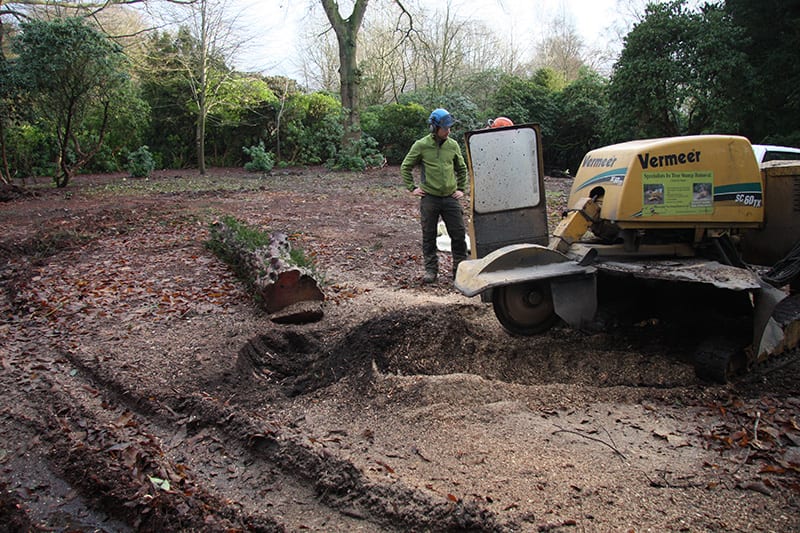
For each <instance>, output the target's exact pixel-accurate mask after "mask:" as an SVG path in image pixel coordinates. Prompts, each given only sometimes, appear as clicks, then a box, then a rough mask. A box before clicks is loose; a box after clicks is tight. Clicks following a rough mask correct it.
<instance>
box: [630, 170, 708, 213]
mask: <svg viewBox="0 0 800 533" xmlns="http://www.w3.org/2000/svg"><path fill="white" fill-rule="evenodd" d="M713 192H714V173H713V172H712V171H710V170H708V171H694V172H642V216H645V217H647V216H653V215H667V216H671V215H676V216H686V215H704V214H711V213H713V212H714V203H713V198H714V196H713Z"/></svg>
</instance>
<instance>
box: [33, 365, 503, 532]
mask: <svg viewBox="0 0 800 533" xmlns="http://www.w3.org/2000/svg"><path fill="white" fill-rule="evenodd" d="M64 358H65V359H66V360H67V361H69V363H70V364H71V365H72V366H73V367H74V368H75V369H77V373H76V375H74V376H71V377H70V380H71V381H72V382H71V383H63V382H61V381H62V380H61V379H52V380H51V379H50V378H48V384H47V386H46V387H45V388H46V389H47V390H48V391H49V393H48V394H49V399H48V404H49V405H50V411H49V412H48V413H37V417H38V418H39V419H40V420H39V421H38V422H37V424H36V429H37V430H38V431H41V432H42V433H43V434H46V435H48V438H47V442H48V444H49V449H50V453H49V457H48V459H49V460H50V461H51V462H52V464H53V465H54V467H55V469H56V470H57V471H58V473H59V474H60V475H62V476H63V477H64V479H65V480H66V481H67V482H68V483H70V484H71V485H73V486H74V487H76V488H78V489H79V490H80V491H81V493H82V494H84V495H85V497H86V498H87V500H88V501H90V502H91V504H92V505H93V506H94V507H95V508H96V509H97V510H100V511H103V512H107V513H109V514H110V515H112V516H114V517H116V518H117V519H118V520H120V521H122V522H124V523H126V524H129V525H130V526H131V527H133V528H134V529H146V530H151V529H152V530H174V529H195V528H198V527H202V528H204V529H207V530H208V529H210V530H224V529H227V528H233V529H236V528H241V529H244V530H259V531H272V530H275V531H280V530H283V529H284V528H285V529H288V530H296V529H299V528H305V527H311V528H320V529H325V528H326V527H327V528H331V529H333V530H340V531H344V530H351V531H357V530H362V529H364V528H365V527H366V528H367V529H366V530H370V529H373V528H374V527H375V526H380V529H382V530H386V531H390V530H396V531H406V530H409V529H415V528H422V529H423V530H437V531H449V530H458V531H470V530H476V531H485V530H502V529H503V527H502V526H500V525H498V524H497V522H496V520H495V518H494V516H493V515H492V514H491V513H490V512H488V511H486V510H483V509H480V508H479V507H478V506H476V505H474V504H472V503H464V502H454V501H450V500H448V499H447V498H442V497H437V496H433V495H430V494H427V493H423V492H420V491H418V490H415V489H413V488H409V487H406V486H404V485H403V484H402V483H401V482H399V481H391V482H389V483H381V482H379V481H375V480H371V479H368V477H367V476H366V475H365V474H364V473H362V472H361V471H359V470H358V469H357V468H356V467H354V466H353V464H352V463H351V462H349V461H347V460H346V459H342V458H339V457H337V456H336V454H335V453H334V452H332V451H330V450H328V449H326V447H325V446H324V443H321V442H319V441H317V440H315V439H313V438H310V437H309V436H306V435H304V434H302V433H301V432H299V431H295V430H292V429H291V428H290V427H286V426H282V425H281V424H279V423H276V422H272V421H266V420H264V419H263V418H262V417H261V416H258V415H254V414H253V413H248V412H247V410H245V409H242V408H240V407H239V406H237V405H235V404H226V403H225V402H223V401H221V400H218V399H216V398H213V397H211V396H209V395H207V394H200V393H195V394H191V395H185V396H175V397H169V398H167V397H163V398H160V399H155V398H153V397H147V395H146V394H145V395H140V394H139V393H138V391H136V392H134V391H131V390H128V389H127V388H126V387H125V386H124V385H123V384H122V383H120V382H118V381H117V380H116V379H115V378H114V377H113V374H114V372H113V369H112V370H108V369H106V368H104V367H95V366H93V365H92V364H91V363H87V362H86V361H83V360H81V359H80V358H79V357H77V356H75V355H74V354H71V353H65V354H64ZM76 380H79V383H75V381H76ZM68 390H69V391H72V392H67V391H68ZM145 392H146V391H145ZM34 403H35V402H34ZM176 427H177V429H174V428H176ZM91 442H97V445H96V446H92V445H87V444H89V443H91ZM203 449H205V451H203ZM231 465H246V466H247V470H248V471H252V472H256V473H257V474H255V475H254V476H253V477H251V478H249V479H248V480H247V481H245V482H242V480H241V479H240V478H239V477H238V476H237V479H227V480H223V481H218V480H219V479H221V478H224V477H229V475H230V474H231V473H232V472H231V471H232V469H233V468H234V467H233V466H231ZM87 473H91V474H90V475H87ZM153 479H156V480H167V481H169V482H170V488H169V490H164V489H163V488H161V487H160V486H159V485H158V484H157V483H155V482H153ZM273 509H274V510H275V511H273ZM293 509H294V510H293ZM253 510H258V511H255V512H254V511H253ZM367 524H372V526H367Z"/></svg>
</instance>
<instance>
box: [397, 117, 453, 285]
mask: <svg viewBox="0 0 800 533" xmlns="http://www.w3.org/2000/svg"><path fill="white" fill-rule="evenodd" d="M454 123H455V119H453V116H452V115H451V114H450V113H448V112H447V110H446V109H441V108H439V109H434V110H433V112H432V113H431V115H430V117H428V124H429V126H430V134H429V135H426V136H425V137H423V138H422V139H419V140H417V141H416V142H415V143H414V144H413V145H412V146H411V149H410V150H409V151H408V154H406V157H405V159H403V163H402V164H401V165H400V175H401V176H402V177H403V183H404V184H405V187H406V189H408V190H409V191H410V192H411V194H412V195H414V196H416V197H419V198H420V204H419V213H420V220H421V222H422V256H423V257H424V260H425V276H424V277H423V278H422V281H423V282H424V283H433V282H435V281H436V277H437V276H438V274H439V257H438V255H437V249H436V237H437V233H438V232H437V226H438V224H439V217H441V218H442V220H443V221H444V224H445V227H446V228H447V233H448V235H450V241H451V249H452V253H453V277H454V278H455V275H456V270H457V269H458V264H459V263H461V261H463V260H464V259H466V258H467V243H466V240H465V236H466V229H465V227H464V213H463V210H462V208H461V202H460V200H461V198H463V197H464V189H465V188H466V186H467V165H466V163H464V158H463V157H462V156H461V148H460V147H459V146H458V143H457V142H456V141H455V140H453V139H451V138H450V137H449V135H450V128H451V127H452V126H453V124H454ZM417 165H420V179H419V184H418V185H415V184H414V176H413V174H412V170H413V168H414V167H415V166H417Z"/></svg>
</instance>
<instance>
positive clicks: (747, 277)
mask: <svg viewBox="0 0 800 533" xmlns="http://www.w3.org/2000/svg"><path fill="white" fill-rule="evenodd" d="M465 144H466V152H467V164H468V167H469V173H470V181H471V199H470V202H471V206H470V207H471V210H470V220H469V232H470V239H471V242H472V243H473V245H472V250H471V255H472V257H471V259H469V260H466V261H463V262H462V263H461V264H460V266H459V268H458V272H457V274H456V280H455V286H456V288H457V289H458V290H460V291H461V292H462V293H463V294H464V295H466V296H477V295H480V296H481V299H482V300H483V301H485V302H488V301H491V302H492V305H493V308H494V312H495V315H496V316H497V319H498V320H499V321H500V324H501V325H502V326H503V328H505V329H506V330H507V331H508V332H510V333H511V334H514V335H535V334H539V333H542V332H544V331H545V330H547V329H548V328H550V327H552V326H553V325H555V324H556V323H559V322H561V323H562V324H563V323H566V324H567V325H568V326H569V327H572V328H575V329H580V330H584V331H594V332H597V331H603V330H606V329H608V328H612V327H618V326H620V327H621V326H622V325H625V324H628V325H630V326H631V327H633V326H640V325H641V324H647V323H651V324H655V323H660V324H671V325H677V329H675V330H674V331H673V335H674V337H672V338H676V339H678V338H680V339H682V340H684V341H685V340H686V339H689V340H690V342H691V346H692V349H691V353H692V357H693V362H694V366H695V370H696V373H697V375H698V376H699V377H700V378H703V379H705V380H709V381H716V382H725V381H727V380H728V379H729V378H730V377H731V376H732V375H733V374H734V373H737V372H740V371H746V370H748V369H750V368H751V367H752V366H753V365H754V364H756V363H760V362H762V361H764V360H765V359H767V358H769V357H770V356H773V355H777V354H780V353H783V352H787V351H790V350H795V349H796V348H797V347H798V344H800V292H799V291H800V161H794V162H774V163H767V164H764V165H763V166H762V167H759V164H758V163H757V161H756V158H755V155H754V154H753V149H752V147H751V145H750V142H749V141H748V140H747V139H746V138H744V137H738V136H727V135H698V136H687V137H674V138H662V139H648V140H637V141H631V142H625V143H621V144H615V145H612V146H606V147H603V148H599V149H596V150H592V151H590V152H589V153H587V154H586V156H585V157H584V158H583V160H582V162H581V165H580V168H579V169H578V172H577V174H576V176H575V178H574V181H573V183H572V188H571V192H570V196H569V200H568V203H567V207H568V210H567V211H566V212H565V213H563V215H562V216H563V218H561V220H560V223H558V225H557V227H556V228H555V229H554V231H553V233H552V235H550V233H549V230H548V216H547V205H546V198H545V187H544V171H543V163H542V157H541V153H542V145H541V135H540V130H539V127H538V125H536V124H525V125H518V126H509V127H503V128H492V129H485V130H476V131H470V132H467V133H466V134H465Z"/></svg>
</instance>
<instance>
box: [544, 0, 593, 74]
mask: <svg viewBox="0 0 800 533" xmlns="http://www.w3.org/2000/svg"><path fill="white" fill-rule="evenodd" d="M583 52H584V45H583V41H582V40H581V38H580V36H579V35H578V32H577V31H576V30H575V25H574V23H573V22H572V20H571V18H570V16H569V14H568V13H566V12H563V11H562V12H561V13H560V14H559V15H557V16H556V17H555V18H554V19H553V21H552V22H551V24H550V27H549V28H548V32H547V35H546V36H545V38H544V39H543V40H542V42H541V43H540V44H539V46H538V53H537V57H536V59H535V60H534V61H535V64H536V66H538V67H546V68H550V69H552V70H554V71H555V72H557V73H559V74H560V75H561V76H563V79H564V81H565V82H570V81H572V80H575V79H576V78H577V77H578V73H579V71H580V68H581V67H582V66H584V65H585V62H584V60H583Z"/></svg>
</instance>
